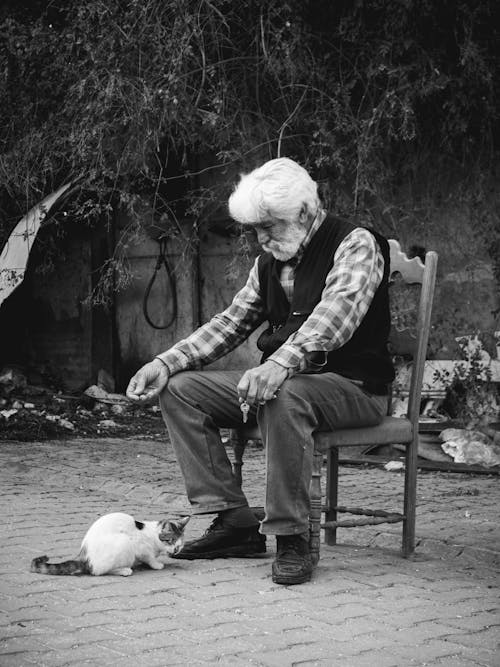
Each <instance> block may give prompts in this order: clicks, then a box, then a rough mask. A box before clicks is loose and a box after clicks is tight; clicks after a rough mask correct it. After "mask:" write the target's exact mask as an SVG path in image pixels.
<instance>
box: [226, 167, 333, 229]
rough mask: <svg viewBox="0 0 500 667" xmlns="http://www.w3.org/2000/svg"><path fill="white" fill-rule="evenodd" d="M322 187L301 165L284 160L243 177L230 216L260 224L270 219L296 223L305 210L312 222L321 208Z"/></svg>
mask: <svg viewBox="0 0 500 667" xmlns="http://www.w3.org/2000/svg"><path fill="white" fill-rule="evenodd" d="M319 205H320V203H319V197H318V186H317V183H316V182H315V181H313V179H312V178H311V177H310V176H309V174H308V172H307V171H306V170H305V169H304V168H303V167H301V166H300V165H299V164H297V162H294V161H293V160H291V159H290V158H287V157H282V158H276V159H274V160H269V162H265V163H264V164H263V165H262V166H261V167H258V168H257V169H254V170H253V171H251V172H250V173H249V174H242V175H241V178H240V182H239V183H238V184H237V185H236V187H235V189H234V192H233V194H232V195H231V196H230V197H229V202H228V206H229V214H230V215H231V217H232V218H233V219H234V220H236V221H237V222H240V223H243V224H248V223H258V222H261V221H262V220H265V219H266V218H268V217H270V216H271V217H273V218H280V219H282V220H288V221H292V220H296V219H297V217H298V216H299V214H300V212H301V210H302V208H303V207H304V206H305V207H306V208H307V213H308V216H311V219H312V218H314V217H315V216H316V213H317V212H318V208H319Z"/></svg>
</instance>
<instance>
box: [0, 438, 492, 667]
mask: <svg viewBox="0 0 500 667" xmlns="http://www.w3.org/2000/svg"><path fill="white" fill-rule="evenodd" d="M0 464H1V467H0V483H1V486H0V502H1V510H2V516H3V525H2V528H1V533H0V665H1V667H10V666H17V665H36V666H40V667H43V666H48V667H56V666H59V665H87V664H90V665H96V666H101V665H103V666H104V665H120V666H124V667H128V666H129V665H130V666H133V667H141V666H142V665H144V666H146V665H147V666H148V667H149V666H150V665H151V666H155V665H158V666H171V665H172V666H174V665H186V666H187V665H189V666H190V665H211V664H217V665H227V666H228V667H229V666H231V667H240V666H244V665H257V666H266V667H267V666H269V667H271V666H275V665H276V666H292V665H297V666H299V665H300V666H301V667H302V666H304V667H306V666H307V667H312V666H313V665H328V666H333V667H335V666H337V665H339V666H342V667H351V666H352V667H363V666H364V665H367V666H370V667H379V666H380V667H390V666H395V667H401V666H405V665H433V666H436V667H437V666H448V667H473V666H475V665H483V666H498V665H500V650H499V639H500V612H499V608H500V596H499V587H500V580H499V576H498V575H499V568H500V535H499V530H498V506H499V501H500V484H499V481H500V480H499V477H498V476H494V475H468V474H450V473H429V472H423V473H422V474H421V475H420V476H419V492H418V496H419V509H418V518H417V532H418V537H419V546H418V549H417V553H416V555H415V557H413V558H411V559H403V558H401V557H400V555H399V553H398V550H399V539H400V538H399V530H400V528H398V527H390V528H383V527H380V526H377V527H370V528H363V529H353V530H349V531H347V530H341V531H339V542H340V544H339V545H338V546H336V547H326V546H323V547H322V558H321V561H320V564H319V565H318V568H317V569H316V571H315V574H314V577H313V580H312V581H311V582H310V583H308V584H303V585H301V586H290V587H284V586H278V585H275V584H273V583H272V581H271V578H270V568H271V562H272V558H273V554H274V549H275V545H274V539H271V540H268V547H269V548H268V551H269V553H268V554H267V555H266V556H265V557H263V558H255V559H231V560H214V561H191V562H189V561H174V560H172V561H171V562H170V563H169V564H168V565H167V567H166V568H165V569H164V570H161V571H153V570H146V569H142V570H138V571H136V572H135V573H134V575H133V576H132V577H128V578H123V577H112V576H104V577H90V576H82V577H51V576H44V575H36V574H31V573H30V572H29V564H30V561H31V558H33V557H34V556H38V555H41V554H44V553H47V554H48V555H49V556H50V557H51V560H54V561H56V560H57V559H61V560H62V559H67V558H70V557H73V556H74V555H76V553H77V552H78V549H79V545H80V541H81V539H82V536H83V534H84V533H85V531H86V529H87V528H88V526H89V524H90V523H91V522H92V521H93V520H94V519H95V518H96V517H97V516H99V515H101V514H104V513H106V512H111V511H117V510H120V511H126V512H130V513H131V514H133V515H134V516H135V517H136V518H141V519H148V518H149V519H153V518H160V517H161V516H163V515H165V514H176V515H177V514H182V513H184V512H186V513H188V512H189V508H188V507H187V505H186V501H185V498H184V495H183V484H182V479H181V477H180V474H179V471H178V469H177V466H176V463H175V460H174V457H173V454H172V450H171V447H169V446H168V444H166V442H162V441H160V440H147V439H127V440H118V439H103V440H83V439H72V440H68V441H51V442H32V443H25V442H22V443H21V442H2V443H0ZM244 480H245V483H244V485H245V489H246V490H247V494H248V496H249V500H250V502H251V504H255V505H261V504H262V489H263V482H264V472H263V453H262V451H261V450H260V449H259V448H257V447H252V448H251V449H249V450H248V451H247V453H246V456H245V466H244ZM340 493H341V495H340V499H339V500H340V502H341V503H342V504H351V505H358V504H366V503H368V504H369V505H370V506H372V507H377V506H378V507H384V508H385V509H396V510H398V509H400V508H401V499H402V475H401V473H389V472H386V471H385V470H383V469H378V468H374V467H362V466H343V467H342V469H341V491H340ZM209 520H210V518H207V517H204V518H193V519H192V521H191V522H190V524H188V537H194V536H196V535H198V534H199V533H200V532H201V531H202V530H204V529H205V528H206V526H207V524H208V522H209Z"/></svg>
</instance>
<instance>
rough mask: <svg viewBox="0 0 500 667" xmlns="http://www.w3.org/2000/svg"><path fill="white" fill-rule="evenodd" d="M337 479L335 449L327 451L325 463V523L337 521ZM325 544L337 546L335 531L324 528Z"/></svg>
mask: <svg viewBox="0 0 500 667" xmlns="http://www.w3.org/2000/svg"><path fill="white" fill-rule="evenodd" d="M338 479H339V450H338V449H337V447H334V448H333V449H329V450H328V456H327V463H326V513H325V521H337V509H336V507H337V501H338V498H337V495H338ZM325 544H328V545H329V546H333V545H334V544H337V529H336V528H325Z"/></svg>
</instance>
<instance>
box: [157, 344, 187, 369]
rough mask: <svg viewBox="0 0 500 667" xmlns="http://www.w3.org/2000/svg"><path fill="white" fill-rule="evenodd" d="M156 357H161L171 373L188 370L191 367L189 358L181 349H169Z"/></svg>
mask: <svg viewBox="0 0 500 667" xmlns="http://www.w3.org/2000/svg"><path fill="white" fill-rule="evenodd" d="M155 359H159V360H160V361H161V362H162V364H164V365H165V366H166V367H167V369H168V374H169V375H175V373H180V372H181V371H186V370H188V368H189V367H190V364H189V360H188V359H187V357H186V355H185V354H184V353H183V352H181V351H180V350H172V349H170V350H167V351H166V352H162V353H161V354H157V355H156V357H155Z"/></svg>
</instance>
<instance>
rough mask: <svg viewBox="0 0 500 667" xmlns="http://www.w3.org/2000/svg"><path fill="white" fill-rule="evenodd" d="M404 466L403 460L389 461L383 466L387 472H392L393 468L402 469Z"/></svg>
mask: <svg viewBox="0 0 500 667" xmlns="http://www.w3.org/2000/svg"><path fill="white" fill-rule="evenodd" d="M404 467H405V464H404V463H403V461H389V462H388V463H386V464H385V466H384V468H385V469H386V470H388V471H389V472H393V471H394V470H404Z"/></svg>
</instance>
